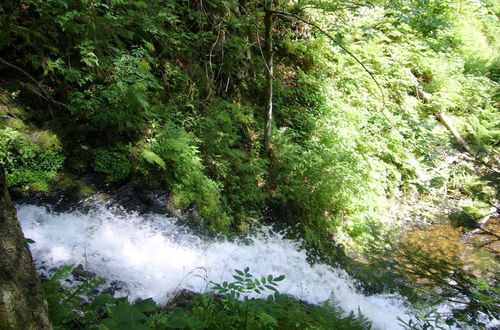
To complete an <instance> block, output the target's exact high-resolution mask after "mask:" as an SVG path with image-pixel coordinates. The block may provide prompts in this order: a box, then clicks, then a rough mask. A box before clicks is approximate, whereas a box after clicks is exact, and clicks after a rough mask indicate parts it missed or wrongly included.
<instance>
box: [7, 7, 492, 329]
mask: <svg viewBox="0 0 500 330" xmlns="http://www.w3.org/2000/svg"><path fill="white" fill-rule="evenodd" d="M268 4H269V3H268V2H267V1H256V0H240V1H218V0H205V1H199V2H194V1H188V0H181V1H173V0H149V1H136V0H52V1H47V0H23V1H22V2H19V1H14V0H4V1H2V3H1V4H0V73H1V74H0V77H1V78H0V164H2V165H3V166H4V168H5V170H6V177H7V181H8V185H9V187H10V188H12V189H14V190H16V191H19V192H21V193H25V194H27V193H30V192H33V191H38V192H40V191H41V192H44V193H46V194H50V193H51V190H52V189H56V190H57V189H58V188H57V187H60V186H62V185H64V182H65V179H64V178H68V177H71V176H73V175H74V176H85V177H94V178H95V179H96V181H100V182H104V183H105V184H106V185H108V186H119V185H121V184H124V183H126V182H129V181H131V180H135V179H140V180H141V182H143V183H144V184H149V185H152V186H153V185H161V186H162V187H163V188H164V189H165V193H166V194H167V192H168V193H169V194H171V196H172V207H173V208H175V209H181V210H188V209H192V208H193V207H194V208H195V209H196V210H197V211H198V212H199V213H200V215H201V216H202V218H203V219H204V220H206V221H207V223H208V225H209V227H210V228H211V229H212V230H214V231H218V232H225V233H229V232H231V233H236V234H244V233H246V232H248V230H249V229H250V228H251V227H252V226H255V225H259V224H262V223H269V222H270V223H272V224H274V225H277V226H280V227H293V228H294V229H295V228H296V229H297V232H298V235H299V236H300V237H302V238H304V239H305V242H306V244H307V247H308V248H310V249H311V251H319V252H318V254H319V255H321V256H322V257H324V259H326V260H328V261H329V262H340V261H341V262H345V260H344V259H343V256H344V255H345V254H344V252H347V255H349V256H354V257H356V256H363V257H367V256H368V255H369V254H370V253H369V252H373V250H375V249H374V247H375V246H377V245H379V244H380V242H384V244H387V245H390V249H391V251H396V250H397V248H398V247H399V245H398V244H399V240H398V238H397V236H398V235H396V234H395V233H396V232H397V230H398V228H396V227H397V225H401V224H403V225H405V226H406V227H410V226H412V225H414V224H415V222H418V220H419V219H423V220H426V221H427V222H435V221H451V222H452V223H453V224H454V225H456V226H459V227H461V228H463V230H464V231H466V230H469V229H474V228H477V227H478V226H479V224H480V223H481V221H482V219H483V218H484V217H485V216H487V215H489V214H490V213H491V211H490V208H491V207H492V206H494V205H495V203H497V202H498V201H497V199H498V182H499V181H498V180H499V177H498V167H499V164H498V156H499V143H500V115H499V113H498V110H499V107H500V92H499V83H500V81H499V79H500V53H499V49H500V25H499V20H498V17H500V5H499V4H498V1H495V0H482V1H475V0H411V1H400V0H377V1H372V2H370V3H368V2H364V1H313V0H305V1H303V0H299V1H276V0H275V1H274V5H273V6H274V7H273V10H274V12H273V15H272V16H273V29H272V30H273V31H272V32H273V45H274V46H273V48H272V49H271V51H272V53H273V58H274V68H273V70H274V72H273V77H272V78H273V83H274V85H273V86H274V91H273V105H274V118H273V122H272V128H273V135H272V138H271V145H270V151H269V153H267V152H265V151H264V145H263V144H264V127H265V124H266V114H265V111H264V109H265V103H266V100H265V99H264V98H265V94H266V93H265V90H266V84H267V81H266V76H267V74H266V73H267V70H268V68H267V67H266V59H265V58H264V49H263V47H264V42H265V41H264V39H265V36H264V31H265V26H264V25H265V23H264V16H265V10H264V8H265V7H266V6H267V5H268ZM280 13H281V14H280ZM268 14H269V12H268ZM318 27H320V29H318ZM443 115H446V118H450V119H449V120H450V121H451V123H452V126H453V127H446V126H450V123H449V122H447V123H444V125H443V123H441V122H440V121H439V120H438V119H439V118H443ZM441 121H443V120H441ZM455 128H456V132H458V133H459V137H457V136H456V135H457V134H456V132H453V131H454V129H455ZM452 132H453V134H452ZM70 186H73V185H72V184H70ZM84 190H88V189H84ZM398 220H400V221H398ZM403 222H404V223H403ZM390 237H392V238H390ZM497 238H498V235H497ZM339 246H343V249H340V248H339ZM410 252H411V251H409V252H408V255H409V256H411V255H413V254H412V253H413V252H411V253H410ZM394 253H395V254H396V252H394ZM485 253H490V255H489V256H490V258H491V260H494V259H495V256H497V253H498V251H497V252H491V251H489V252H485ZM393 258H395V257H394V256H393ZM426 258H431V257H430V256H426ZM424 259H425V258H423V257H422V258H421V259H418V260H417V259H413V261H412V262H413V263H415V264H419V263H421V261H422V260H424ZM447 266H448V265H447ZM353 267H354V266H353ZM354 268H355V267H354ZM443 269H445V268H443ZM445 270H446V271H448V270H449V269H448V268H446V269H445ZM445 273H446V272H445V271H444V270H443V272H442V273H440V276H441V277H442V279H444V278H445V277H446V276H445ZM422 274H426V271H422V272H421V275H422ZM469 275H471V274H470V273H469V274H468V275H464V278H466V279H467V282H466V286H478V287H479V286H486V285H488V286H491V285H493V286H494V283H497V282H495V281H497V279H494V278H490V279H488V280H484V281H483V280H479V279H477V280H476V279H470V278H469V277H467V276H469ZM359 276H360V278H361V277H363V276H365V275H363V274H360V275H359ZM367 276H368V275H367ZM369 276H374V275H373V274H371V275H369ZM383 276H385V275H384V274H382V275H381V277H383ZM391 276H392V275H391ZM404 276H405V275H404V274H397V275H394V277H397V278H400V277H404ZM365 280H366V282H367V283H368V282H370V279H367V278H365ZM372 280H373V279H372ZM485 281H486V282H485ZM417 282H418V281H417ZM431 282H432V281H431ZM432 283H433V285H435V286H436V285H437V286H439V284H440V283H441V282H439V281H437V282H436V281H434V282H432ZM441 284H442V283H441ZM375 286H376V285H375ZM467 290H468V289H467ZM486 291H487V292H488V294H489V292H491V290H490V288H489V287H488V289H487V290H486ZM462 293H463V292H462ZM467 294H470V295H472V296H474V295H479V296H481V297H483V298H484V294H485V293H484V291H481V290H479V291H477V292H476V291H474V290H469V291H467ZM496 294H497V293H496ZM276 299H277V301H278V303H277V305H278V306H281V307H279V308H282V309H287V308H290V309H293V310H294V311H296V313H297V315H300V316H297V317H300V318H304V319H306V318H308V317H311V318H313V316H312V315H313V314H314V313H316V312H314V313H313V312H312V311H314V310H316V309H315V308H316V307H314V308H312V310H311V311H308V312H305V311H304V306H301V305H300V304H298V303H296V302H292V301H291V300H290V299H288V298H285V297H281V298H276ZM280 299H283V300H280ZM485 299H486V298H485ZM495 299H496V298H495ZM486 300H487V299H486ZM258 301H259V303H258V304H260V303H262V304H263V306H264V305H265V304H266V303H265V302H264V301H260V300H258ZM478 301H479V302H478ZM482 302H484V301H483V300H481V299H476V300H474V303H475V304H476V305H477V306H481V307H478V308H476V307H474V308H475V309H474V308H472V309H473V310H474V311H477V310H481V311H487V312H489V311H490V310H489V309H488V308H489V307H488V308H486V307H485V308H486V309H484V308H483V305H481V303H482ZM114 304H115V305H116V306H118V302H115V303H114ZM120 304H121V303H120ZM193 304H194V305H192V306H191V307H190V309H188V311H181V312H173V314H165V315H160V316H158V320H162V321H161V322H164V323H165V324H168V322H174V321H172V318H173V319H175V318H178V319H182V318H183V317H185V316H186V315H189V317H191V316H192V315H196V317H194V316H193V318H192V319H190V320H191V321H189V322H193V323H189V324H190V325H186V326H187V327H193V328H196V327H201V325H204V326H208V325H210V326H212V325H213V324H216V323H213V324H212V323H210V322H212V321H213V320H207V319H205V318H203V316H200V315H198V314H196V313H206V314H207V315H210V316H214V317H220V318H222V317H225V316H224V315H226V314H224V315H222V314H218V313H226V312H228V313H229V310H230V309H232V310H231V312H234V311H235V310H237V311H241V308H247V307H248V306H249V305H248V304H247V305H245V304H246V302H243V303H240V302H235V301H229V300H227V297H226V302H224V300H220V299H218V298H214V297H209V296H200V297H197V298H196V299H195V300H194V302H193ZM252 304H253V303H252ZM289 305H290V306H289ZM124 306H127V307H123V308H134V307H133V306H134V305H132V306H130V305H124ZM214 306H218V307H217V308H215V307H214ZM221 306H222V307H221ZM245 306H246V307H245ZM263 306H260V307H259V308H261V307H262V309H261V313H262V314H259V313H260V312H259V313H257V312H255V313H256V314H253V315H252V320H251V322H255V323H256V324H258V327H262V328H266V327H268V328H273V327H274V325H275V324H276V322H278V321H279V322H285V320H284V319H280V317H282V315H281V314H279V313H280V312H279V311H278V310H279V308H278V307H277V310H276V311H275V313H274V312H271V311H269V310H268V309H267V308H271V307H269V306H267V305H266V306H264V307H263ZM284 306H289V307H286V308H285V307H284ZM330 307H331V306H330ZM330 307H328V306H325V307H324V308H323V309H322V308H319V307H318V308H317V313H318V315H320V314H321V313H323V314H321V315H323V316H321V317H320V316H318V317H319V318H321V319H324V320H326V319H328V318H333V319H338V318H339V317H338V314H336V313H337V312H335V309H334V308H333V309H332V308H331V309H329V308H330ZM252 308H253V307H252ZM256 308H257V307H256ZM273 308H274V307H273ZM208 311H212V312H208ZM145 312H150V311H146V310H140V309H139V310H138V313H136V314H137V315H138V317H139V315H140V318H141V320H142V321H146V319H148V320H149V321H151V320H152V319H151V315H149V314H148V315H146V314H139V313H145ZM117 313H118V312H117ZM134 313H135V312H134ZM273 313H274V314H273ZM118 314H119V313H118ZM236 314H237V315H240V314H241V313H240V312H238V313H236ZM109 315H111V316H112V317H113V312H111V311H110V314H109ZM144 315H146V316H144ZM155 315H156V314H155ZM228 315H229V314H228ZM280 315H281V316H280ZM327 315H329V316H328V317H327ZM144 317H146V319H145V318H144ZM155 317H156V316H155ZM168 320H170V321H168ZM149 321H148V322H149ZM184 321H185V322H188V321H186V320H184ZM240 321H241V318H239V319H238V321H235V322H240ZM302 321H303V320H298V321H297V322H298V323H297V324H302V323H300V322H302ZM465 321H466V322H469V321H470V322H472V323H473V322H476V319H474V318H471V319H469V320H465ZM109 322H111V321H109ZM151 322H152V321H151ZM158 322H160V321H158ZM179 322H180V321H179ZM213 322H216V321H213ZM249 322H250V321H249ZM266 322H267V323H266ZM304 322H306V321H304ZM314 322H320V321H318V320H316V319H314V320H312V321H311V320H310V321H307V322H306V323H304V324H307V325H311V324H312V325H311V327H312V328H314V326H317V327H318V328H321V327H323V326H324V327H326V325H325V324H323V323H321V324H320V323H318V324H316V323H314ZM325 322H326V321H325ZM424 323H425V321H424ZM186 324H188V323H186ZM236 324H238V323H235V327H236ZM249 324H250V323H249ZM280 324H284V323H280ZM313 325H314V326H313ZM238 326H240V327H241V324H238ZM412 326H413V324H409V325H408V327H412ZM214 327H216V325H214ZM299 328H300V327H299ZM312 328H311V329H312Z"/></svg>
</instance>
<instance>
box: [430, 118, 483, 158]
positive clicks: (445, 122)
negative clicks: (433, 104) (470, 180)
mask: <svg viewBox="0 0 500 330" xmlns="http://www.w3.org/2000/svg"><path fill="white" fill-rule="evenodd" d="M434 115H435V116H436V118H437V119H438V120H439V121H440V122H441V123H442V124H443V125H444V126H445V127H446V128H447V129H448V130H449V131H450V133H451V135H453V137H454V138H455V140H457V141H458V142H459V143H460V144H461V145H462V147H463V148H464V149H465V151H467V152H468V153H469V154H471V155H472V156H473V157H475V153H474V150H473V149H472V147H471V146H470V145H469V144H468V143H467V141H465V139H464V138H463V137H462V135H460V133H459V132H458V130H457V129H456V127H455V125H453V122H452V120H451V118H450V117H448V116H447V115H446V114H445V113H444V112H436V113H434Z"/></svg>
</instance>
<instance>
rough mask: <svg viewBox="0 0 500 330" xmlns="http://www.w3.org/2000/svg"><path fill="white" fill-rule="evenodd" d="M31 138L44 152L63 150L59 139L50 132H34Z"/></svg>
mask: <svg viewBox="0 0 500 330" xmlns="http://www.w3.org/2000/svg"><path fill="white" fill-rule="evenodd" d="M30 138H31V140H32V141H33V142H35V143H36V144H37V145H39V146H40V147H41V148H42V149H44V150H60V149H61V148H62V144H61V141H60V140H59V137H58V136H57V135H56V134H54V133H53V132H51V131H50V130H42V131H37V132H34V133H32V134H31V136H30Z"/></svg>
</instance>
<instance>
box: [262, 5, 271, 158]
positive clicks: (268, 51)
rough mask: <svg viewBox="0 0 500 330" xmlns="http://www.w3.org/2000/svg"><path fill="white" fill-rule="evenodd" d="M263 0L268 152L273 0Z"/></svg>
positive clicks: (266, 145) (266, 140) (267, 144)
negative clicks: (264, 13)
mask: <svg viewBox="0 0 500 330" xmlns="http://www.w3.org/2000/svg"><path fill="white" fill-rule="evenodd" d="M265 1H266V3H265V12H266V16H265V17H264V24H265V28H266V30H265V44H264V57H265V61H266V127H265V130H264V151H265V153H266V154H269V149H270V147H271V134H272V121H273V13H272V9H273V0H265Z"/></svg>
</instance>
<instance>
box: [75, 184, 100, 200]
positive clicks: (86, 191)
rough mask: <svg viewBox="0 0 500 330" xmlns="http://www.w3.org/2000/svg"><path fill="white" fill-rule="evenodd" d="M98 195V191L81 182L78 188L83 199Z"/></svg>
mask: <svg viewBox="0 0 500 330" xmlns="http://www.w3.org/2000/svg"><path fill="white" fill-rule="evenodd" d="M95 193H97V191H96V190H95V189H94V188H93V187H92V186H90V185H88V184H86V183H85V182H80V184H79V187H78V194H79V195H80V196H81V197H82V198H83V197H89V196H92V195H94V194H95Z"/></svg>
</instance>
